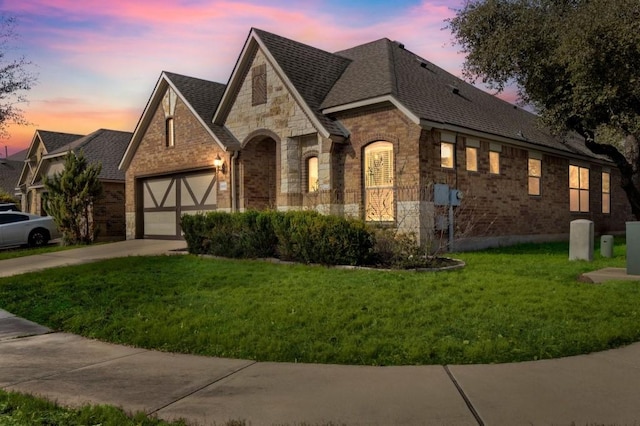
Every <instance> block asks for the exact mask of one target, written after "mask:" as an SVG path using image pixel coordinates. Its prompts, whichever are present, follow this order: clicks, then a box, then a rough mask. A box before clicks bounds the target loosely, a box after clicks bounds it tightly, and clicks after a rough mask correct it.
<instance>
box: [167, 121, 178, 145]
mask: <svg viewBox="0 0 640 426" xmlns="http://www.w3.org/2000/svg"><path fill="white" fill-rule="evenodd" d="M165 125H166V128H165V132H166V135H165V145H166V146H167V148H171V147H173V146H175V144H176V130H175V125H174V123H173V117H169V118H167V121H166V122H165Z"/></svg>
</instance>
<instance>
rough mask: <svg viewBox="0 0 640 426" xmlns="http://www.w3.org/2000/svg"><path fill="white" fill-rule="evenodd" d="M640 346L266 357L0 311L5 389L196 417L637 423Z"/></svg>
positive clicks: (202, 421) (212, 420)
mask: <svg viewBox="0 0 640 426" xmlns="http://www.w3.org/2000/svg"><path fill="white" fill-rule="evenodd" d="M639 384H640V344H634V345H631V346H628V347H625V348H622V349H617V350H612V351H607V352H601V353H596V354H591V355H584V356H577V357H571V358H563V359H556V360H547V361H537V362H524V363H517V364H498V365H455V366H444V367H443V366H405V367H366V366H343V365H318V364H291V363H261V362H254V361H249V360H236V359H222V358H207V357H200V356H192V355H179V354H171V353H163V352H156V351H150V350H144V349H138V348H132V347H127V346H119V345H113V344H109V343H103V342H98V341H94V340H89V339H85V338H83V337H79V336H75V335H72V334H67V333H52V332H50V330H48V329H46V328H45V327H41V326H38V325H37V324H33V323H32V322H29V321H26V320H23V319H20V318H17V317H15V316H13V315H11V314H9V313H7V312H5V311H1V310H0V387H2V389H4V390H10V391H18V392H25V393H30V394H34V395H39V396H42V397H45V398H48V399H50V400H53V401H57V402H59V403H61V404H65V405H70V406H79V405H82V404H86V403H91V404H111V405H115V406H118V407H122V408H123V409H124V410H125V411H129V412H135V411H144V412H146V413H149V414H152V415H157V416H158V417H160V418H163V419H167V420H171V419H177V418H184V419H186V420H187V421H189V422H192V423H193V424H198V425H212V424H218V425H220V424H224V423H225V422H227V421H229V420H232V419H233V420H246V421H247V424H251V425H272V424H291V425H293V424H300V423H303V422H305V423H307V424H311V425H314V424H325V423H329V422H333V423H334V424H347V425H356V424H367V425H478V424H486V425H525V424H526V425H529V424H533V425H552V424H553V425H570V424H572V423H575V424H576V425H589V424H605V425H613V424H617V425H632V424H637V423H638V422H640V404H639V403H638V401H639V399H638V398H639V396H638V385H639Z"/></svg>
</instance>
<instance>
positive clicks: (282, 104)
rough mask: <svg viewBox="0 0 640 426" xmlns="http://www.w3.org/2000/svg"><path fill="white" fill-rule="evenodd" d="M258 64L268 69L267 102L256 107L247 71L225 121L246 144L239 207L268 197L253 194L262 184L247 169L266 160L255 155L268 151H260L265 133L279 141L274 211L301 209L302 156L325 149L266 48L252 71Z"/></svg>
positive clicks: (265, 164) (243, 154)
mask: <svg viewBox="0 0 640 426" xmlns="http://www.w3.org/2000/svg"><path fill="white" fill-rule="evenodd" d="M259 65H265V66H266V73H267V102H266V103H264V104H260V105H252V96H251V95H252V81H251V72H248V73H247V75H246V76H245V77H244V82H243V83H242V85H241V86H240V89H239V90H238V93H237V94H236V98H235V101H234V104H233V106H232V107H231V109H230V111H229V114H228V116H227V118H226V120H225V127H227V129H228V130H229V131H230V132H231V133H232V134H233V135H234V136H235V137H236V139H237V140H239V141H240V142H241V143H243V144H244V147H243V150H242V151H241V152H240V179H239V180H240V181H239V182H238V184H239V185H240V192H241V196H240V198H241V200H240V206H239V207H240V209H241V210H242V209H243V208H244V205H243V204H242V203H243V200H251V199H257V198H258V197H260V196H263V197H264V194H259V193H254V192H255V191H253V190H254V189H255V188H258V186H256V185H254V184H252V183H251V179H253V178H252V177H250V176H249V173H248V171H249V170H251V169H255V167H258V166H259V165H255V167H254V165H253V164H250V163H253V162H256V161H258V162H259V161H261V160H260V158H257V157H256V156H257V154H258V152H259V151H261V150H264V148H260V147H259V144H260V140H261V139H263V138H264V137H265V134H272V135H273V137H272V139H274V140H275V141H276V142H277V144H276V149H277V152H276V153H275V156H276V160H277V161H276V162H275V164H276V167H277V169H278V170H277V173H276V174H275V178H276V182H277V183H276V184H275V185H276V186H277V191H276V192H277V193H276V197H275V198H276V202H275V205H272V206H271V207H277V208H278V209H281V210H286V209H290V208H299V207H300V206H301V204H302V194H301V193H302V191H303V182H302V181H301V179H302V177H303V175H304V173H303V170H304V169H303V167H304V165H303V164H302V162H303V159H304V157H303V156H304V155H306V153H307V152H309V150H315V151H317V152H320V151H321V146H320V143H319V140H318V136H317V130H316V128H315V127H314V126H313V124H312V122H311V120H310V119H309V117H307V115H306V114H305V112H304V110H303V109H302V107H301V106H300V105H299V104H298V103H297V101H296V100H295V98H294V96H293V94H292V93H290V92H289V90H288V88H287V87H286V85H285V83H284V81H283V80H282V79H281V78H280V76H279V75H278V73H277V72H276V70H275V68H274V67H273V66H272V64H271V63H270V62H269V61H268V60H267V57H266V56H265V55H264V53H263V52H262V51H261V50H258V51H257V52H256V54H255V57H254V60H253V63H252V65H251V67H250V69H251V68H253V67H255V66H259ZM263 131H267V132H263ZM245 148H246V149H245ZM254 150H258V151H257V152H253V151H254ZM268 164H271V160H268V161H267V160H266V159H262V164H261V166H262V167H266V166H267V165H268ZM321 167H323V166H321ZM245 169H246V170H245ZM243 179H244V180H245V181H244V183H243Z"/></svg>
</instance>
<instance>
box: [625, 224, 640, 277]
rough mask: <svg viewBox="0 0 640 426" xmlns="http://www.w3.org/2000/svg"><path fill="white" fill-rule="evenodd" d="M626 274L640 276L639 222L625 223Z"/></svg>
mask: <svg viewBox="0 0 640 426" xmlns="http://www.w3.org/2000/svg"><path fill="white" fill-rule="evenodd" d="M627 274H628V275H640V222H627Z"/></svg>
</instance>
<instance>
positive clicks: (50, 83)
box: [0, 0, 464, 153]
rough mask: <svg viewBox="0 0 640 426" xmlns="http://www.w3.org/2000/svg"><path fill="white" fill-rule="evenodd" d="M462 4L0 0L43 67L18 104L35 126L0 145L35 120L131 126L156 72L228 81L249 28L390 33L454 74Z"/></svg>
mask: <svg viewBox="0 0 640 426" xmlns="http://www.w3.org/2000/svg"><path fill="white" fill-rule="evenodd" d="M462 3H463V0H449V1H444V0H439V1H427V0H424V1H415V0H396V1H380V0H374V1H361V0H359V1H349V2H345V1H344V0H341V1H339V0H308V1H288V0H279V1H273V0H269V1H256V0H248V1H233V0H227V1H219V0H206V1H205V0H183V1H158V0H136V1H131V0H111V1H109V2H104V1H94V0H85V1H82V2H79V1H77V0H23V1H15V0H0V13H3V14H5V15H10V16H15V17H16V18H17V19H18V26H17V31H18V33H19V35H20V38H19V39H18V40H16V43H15V46H16V48H17V52H18V53H21V54H24V55H25V56H26V57H27V58H28V59H29V60H31V61H32V62H33V63H34V64H35V67H34V68H33V71H34V72H36V73H37V74H38V76H39V82H38V84H37V86H36V87H34V88H33V89H32V90H31V91H30V92H28V93H27V97H28V99H29V103H28V104H25V105H23V106H22V109H23V110H24V112H25V117H26V118H27V120H28V121H29V122H30V123H31V125H29V126H11V127H10V128H9V131H10V138H8V139H5V140H2V141H0V147H1V146H2V145H7V146H8V147H9V152H10V153H13V152H16V151H18V150H20V149H23V148H25V147H26V146H28V144H29V143H30V142H31V139H32V137H33V134H34V132H35V130H36V129H44V130H51V131H60V132H69V133H82V134H88V133H90V132H92V131H94V130H97V129H99V128H110V129H115V130H126V131H133V130H134V128H135V125H136V123H137V121H138V119H139V118H140V115H141V113H142V110H143V109H144V107H145V105H146V102H147V100H148V98H149V96H150V95H151V91H152V90H153V88H154V85H155V83H156V81H157V79H158V77H159V75H160V73H161V71H163V70H167V71H172V72H176V73H180V74H185V75H190V76H193V77H199V78H204V79H208V80H213V81H218V82H221V83H226V82H227V80H228V78H229V75H230V73H231V70H232V69H233V66H234V64H235V62H236V59H237V57H238V55H239V53H240V51H241V49H242V45H243V43H244V41H245V40H246V37H247V35H248V33H249V30H250V28H251V27H257V28H261V29H263V30H266V31H270V32H273V33H276V34H279V35H282V36H285V37H289V38H292V39H295V40H297V41H300V42H303V43H307V44H309V45H312V46H315V47H318V48H321V49H325V50H327V51H337V50H342V49H346V48H349V47H352V46H355V45H358V44H360V43H366V42H369V41H373V40H377V39H380V38H383V37H387V38H389V39H392V40H398V41H401V42H402V43H404V44H405V46H406V48H407V49H409V50H411V51H413V52H415V53H416V54H418V55H420V56H422V57H424V58H426V59H428V60H430V61H431V62H434V63H435V64H437V65H439V66H441V67H443V68H445V69H446V70H448V71H449V72H451V73H453V74H456V75H460V74H461V72H460V70H461V67H462V62H463V60H464V58H463V57H462V55H461V54H459V52H458V51H459V47H456V46H454V45H453V44H452V37H451V34H450V32H449V31H448V30H446V29H443V28H444V27H445V22H444V20H445V19H447V18H449V17H452V16H453V15H454V9H455V8H459V7H461V6H462ZM2 151H4V150H2Z"/></svg>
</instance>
